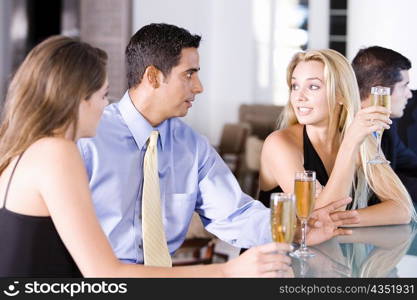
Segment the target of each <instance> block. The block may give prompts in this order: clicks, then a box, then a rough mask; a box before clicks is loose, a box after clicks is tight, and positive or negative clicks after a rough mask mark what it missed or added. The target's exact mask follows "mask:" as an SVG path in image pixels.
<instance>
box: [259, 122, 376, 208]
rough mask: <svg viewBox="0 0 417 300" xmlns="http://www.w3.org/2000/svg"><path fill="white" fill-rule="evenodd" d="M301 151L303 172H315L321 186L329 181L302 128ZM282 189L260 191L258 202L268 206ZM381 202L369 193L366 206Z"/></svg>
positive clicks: (350, 204)
mask: <svg viewBox="0 0 417 300" xmlns="http://www.w3.org/2000/svg"><path fill="white" fill-rule="evenodd" d="M303 151H304V165H303V166H304V170H312V171H316V179H317V180H318V181H319V182H320V184H321V185H322V186H325V185H326V184H327V181H328V180H329V175H327V171H326V168H325V167H324V164H323V162H322V160H321V159H320V156H319V155H318V153H317V151H316V150H315V149H314V146H313V144H312V143H311V141H310V139H309V138H308V134H307V130H306V127H305V126H304V128H303ZM280 192H282V189H281V187H280V186H277V187H275V188H273V189H271V190H269V191H260V192H259V200H260V201H261V202H262V203H263V204H264V205H265V206H266V207H269V206H270V203H269V202H270V197H271V194H272V193H280ZM335 200H337V199H335ZM380 202H381V201H380V200H379V199H378V197H377V196H376V195H375V193H373V192H371V194H370V197H369V200H368V206H371V205H374V204H378V203H380ZM351 208H352V203H349V204H348V205H347V207H346V209H351Z"/></svg>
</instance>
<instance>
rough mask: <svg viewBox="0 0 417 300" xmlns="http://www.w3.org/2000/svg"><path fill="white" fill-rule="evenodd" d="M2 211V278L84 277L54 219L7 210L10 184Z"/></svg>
mask: <svg viewBox="0 0 417 300" xmlns="http://www.w3.org/2000/svg"><path fill="white" fill-rule="evenodd" d="M21 157H22V156H21V155H20V156H19V158H18V160H17V162H16V164H15V166H14V168H13V171H12V174H11V176H10V179H9V182H8V184H7V188H6V192H5V196H4V203H3V207H2V208H0V277H82V275H81V272H80V271H79V269H78V268H77V266H76V264H75V262H74V260H73V259H72V257H71V255H70V254H69V252H68V250H67V249H66V247H65V245H64V244H63V242H62V240H61V238H60V237H59V235H58V232H57V230H56V229H55V226H54V223H53V222H52V219H51V217H37V216H29V215H23V214H19V213H15V212H12V211H10V210H8V209H7V208H6V201H7V194H8V192H9V187H10V183H11V181H12V177H13V175H14V172H15V170H16V166H17V164H18V163H19V161H20V158H21Z"/></svg>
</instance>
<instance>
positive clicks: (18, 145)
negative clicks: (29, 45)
mask: <svg viewBox="0 0 417 300" xmlns="http://www.w3.org/2000/svg"><path fill="white" fill-rule="evenodd" d="M106 61H107V55H106V53H105V52H104V51H103V50H100V49H98V48H94V47H92V46H90V45H88V44H86V43H83V42H80V41H77V40H74V39H71V38H68V37H64V36H53V37H50V38H48V39H46V40H45V41H43V42H42V43H40V44H39V45H37V46H36V47H35V48H33V49H32V50H31V51H30V52H29V54H28V55H27V57H26V58H25V60H24V61H23V63H22V64H21V65H20V67H19V68H18V70H17V72H16V74H15V75H14V77H13V79H12V81H11V83H10V86H9V89H8V92H7V96H6V104H5V109H4V111H3V115H2V124H1V127H0V174H1V173H2V172H3V171H4V169H5V168H6V167H7V166H8V165H9V163H10V161H11V160H12V159H13V157H15V156H17V155H20V154H21V153H22V152H24V151H25V150H26V149H27V148H28V147H29V146H30V145H31V144H32V143H34V142H35V141H36V140H38V139H40V138H42V137H47V136H53V135H55V134H56V133H57V131H65V130H67V129H68V128H70V126H72V129H73V134H74V137H75V132H76V130H77V121H78V109H79V105H80V103H81V101H82V100H83V99H89V97H90V96H91V95H92V94H93V93H94V92H96V91H97V90H99V89H100V88H101V87H102V86H103V84H104V82H105V80H106Z"/></svg>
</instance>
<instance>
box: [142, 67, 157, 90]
mask: <svg viewBox="0 0 417 300" xmlns="http://www.w3.org/2000/svg"><path fill="white" fill-rule="evenodd" d="M161 75H162V72H161V71H160V70H158V68H156V67H155V66H153V65H152V66H149V67H147V68H146V70H145V74H144V75H143V76H144V77H145V78H146V79H147V81H148V82H149V84H150V85H151V86H152V87H153V88H154V89H157V88H159V86H160V84H161V78H162V76H161Z"/></svg>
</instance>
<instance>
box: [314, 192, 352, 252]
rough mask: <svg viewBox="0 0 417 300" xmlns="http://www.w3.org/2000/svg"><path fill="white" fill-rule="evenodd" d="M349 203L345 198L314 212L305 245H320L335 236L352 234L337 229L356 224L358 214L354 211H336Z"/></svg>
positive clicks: (346, 230)
mask: <svg viewBox="0 0 417 300" xmlns="http://www.w3.org/2000/svg"><path fill="white" fill-rule="evenodd" d="M351 201H352V199H351V198H345V199H342V200H338V201H334V202H331V203H330V204H328V205H326V206H324V207H321V208H319V209H316V210H314V211H313V212H312V214H311V216H310V219H309V230H308V231H307V245H315V244H320V243H322V242H324V241H327V240H329V239H331V238H333V237H335V236H337V235H349V234H352V231H351V230H348V229H343V228H339V226H346V225H353V224H358V223H359V214H358V212H357V211H356V210H347V211H338V210H337V209H339V208H342V207H344V206H346V205H347V204H348V203H350V202H351Z"/></svg>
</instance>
